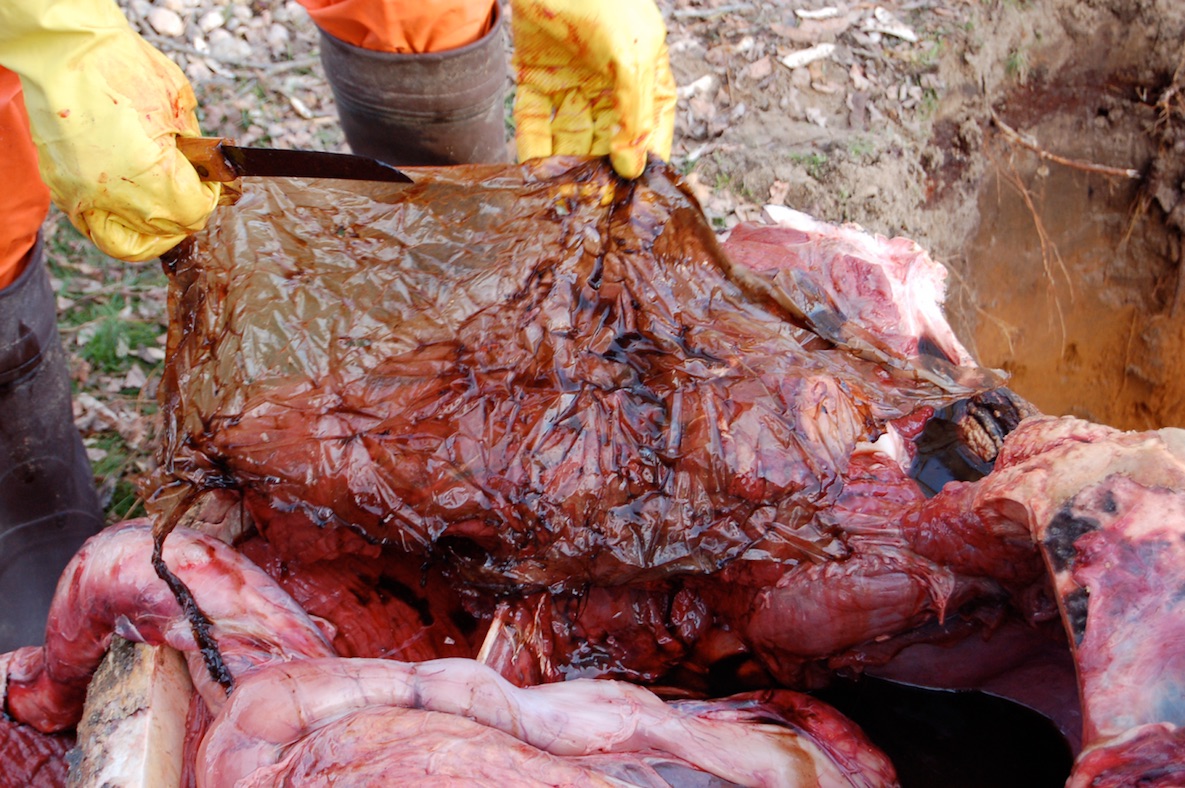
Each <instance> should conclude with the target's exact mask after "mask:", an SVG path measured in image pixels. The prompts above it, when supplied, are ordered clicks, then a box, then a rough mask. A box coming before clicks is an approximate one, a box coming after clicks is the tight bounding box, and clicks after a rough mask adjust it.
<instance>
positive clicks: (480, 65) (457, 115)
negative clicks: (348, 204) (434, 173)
mask: <svg viewBox="0 0 1185 788" xmlns="http://www.w3.org/2000/svg"><path fill="white" fill-rule="evenodd" d="M320 33H321V63H322V65H323V66H324V67H325V76H326V78H327V79H328V80H329V86H330V87H331V88H332V89H333V96H334V98H335V100H336V101H337V113H338V117H339V118H340V119H341V124H342V131H344V132H345V134H346V141H347V142H348V143H349V144H350V150H352V151H353V152H354V153H356V154H358V155H360V156H369V157H371V158H372V159H378V160H379V161H384V162H386V163H387V164H393V165H395V166H414V165H447V164H498V163H501V162H505V161H508V160H509V159H510V155H509V154H510V151H509V148H508V147H507V144H506V117H505V114H506V106H505V99H506V89H507V84H508V83H507V79H506V49H505V41H504V39H503V35H502V12H501V8H500V7H499V5H498V4H497V3H495V4H494V8H493V22H492V24H491V26H490V31H489V32H488V33H486V34H485V35H484V36H482V38H480V39H478V40H477V41H475V42H473V43H472V44H468V45H467V46H463V47H459V48H457V49H450V50H447V51H444V52H429V53H425V54H419V55H403V54H396V53H393V52H376V51H374V50H371V49H362V48H361V47H356V46H353V45H351V44H347V43H346V42H345V41H342V40H341V39H339V38H337V37H335V36H332V35H330V34H329V33H326V32H325V31H324V30H321V31H320Z"/></svg>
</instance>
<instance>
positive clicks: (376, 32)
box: [298, 0, 496, 54]
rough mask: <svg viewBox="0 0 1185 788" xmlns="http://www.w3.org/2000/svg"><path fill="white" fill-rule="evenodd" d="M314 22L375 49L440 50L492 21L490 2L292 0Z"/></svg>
mask: <svg viewBox="0 0 1185 788" xmlns="http://www.w3.org/2000/svg"><path fill="white" fill-rule="evenodd" d="M298 2H299V3H300V4H301V5H303V6H304V7H305V9H306V10H307V11H308V12H309V16H311V17H312V18H313V21H314V22H316V23H317V26H318V27H320V28H321V29H322V30H324V31H325V32H326V33H329V34H330V35H332V36H335V37H337V38H339V39H341V40H342V41H345V42H346V43H347V44H353V45H354V46H357V47H362V48H363V49H374V50H378V51H380V52H401V53H405V54H418V53H424V52H443V51H445V50H447V49H456V48H458V47H463V46H465V45H466V44H472V43H473V42H474V41H477V40H478V39H479V38H481V37H482V36H484V35H485V34H486V33H487V32H489V29H490V23H491V22H492V21H493V11H494V2H496V0H298Z"/></svg>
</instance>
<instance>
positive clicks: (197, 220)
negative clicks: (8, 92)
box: [0, 0, 220, 261]
mask: <svg viewBox="0 0 1185 788" xmlns="http://www.w3.org/2000/svg"><path fill="white" fill-rule="evenodd" d="M0 65H3V66H5V67H7V68H9V69H11V70H12V71H15V72H16V73H17V74H18V75H19V76H20V78H21V86H22V88H23V89H24V94H25V106H26V107H27V108H28V110H29V125H30V127H31V129H32V132H33V140H34V142H35V143H36V144H37V153H38V157H39V163H40V167H41V177H42V178H43V179H44V180H45V182H46V184H48V185H49V189H50V193H51V194H52V196H53V201H54V203H56V204H57V206H58V207H59V208H61V209H62V211H63V212H65V213H66V214H67V215H68V216H69V217H70V221H72V222H73V223H74V226H75V227H77V228H78V229H79V231H81V232H82V233H83V234H85V235H86V236H87V237H88V238H90V239H91V240H92V241H94V242H95V244H96V245H97V246H98V247H99V248H100V249H102V250H103V251H104V252H106V253H107V254H109V255H111V256H112V257H118V258H121V259H124V260H130V261H140V260H147V259H150V258H152V257H155V256H157V255H159V254H160V253H161V252H163V251H165V250H166V249H169V248H171V247H172V246H174V245H176V244H177V243H178V242H179V241H181V240H182V239H183V238H185V236H186V235H188V234H189V233H193V232H196V231H197V230H200V229H201V228H202V227H204V226H205V223H206V219H207V218H208V217H209V215H210V212H211V211H213V210H214V206H215V205H216V204H217V202H218V196H219V193H220V188H219V185H218V184H216V183H202V182H201V181H200V180H199V179H198V175H197V173H196V172H195V171H194V169H193V167H192V166H190V164H189V162H188V161H187V160H186V159H185V157H184V156H182V155H181V154H180V153H178V152H177V147H176V145H175V143H174V140H175V138H176V136H177V135H187V136H196V135H198V134H199V131H198V124H197V118H196V116H195V115H194V109H195V107H196V106H197V102H196V100H195V99H194V95H193V89H192V88H191V87H190V85H189V81H188V80H186V78H185V75H184V74H183V73H181V70H180V69H179V68H177V66H176V65H174V64H173V62H172V61H170V60H169V59H168V58H167V57H165V56H164V55H162V54H161V53H160V52H158V51H156V50H155V49H153V48H152V47H151V46H149V44H148V43H147V42H145V41H144V40H143V39H142V38H140V36H139V35H137V34H136V32H135V31H133V30H132V29H131V27H130V26H129V25H128V23H127V20H126V19H124V17H123V14H122V12H121V11H120V10H119V7H118V6H116V4H115V3H114V2H112V0H19V2H17V1H16V0H13V1H12V2H8V1H7V0H6V1H5V2H0ZM14 188H15V186H14Z"/></svg>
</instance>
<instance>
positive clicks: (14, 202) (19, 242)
mask: <svg viewBox="0 0 1185 788" xmlns="http://www.w3.org/2000/svg"><path fill="white" fill-rule="evenodd" d="M0 172H3V173H4V183H5V186H4V188H3V189H0V288H4V287H7V286H8V285H10V284H12V281H13V280H14V279H16V278H17V275H18V274H20V272H21V266H20V263H21V261H22V260H23V259H24V256H25V253H26V252H28V251H29V249H31V248H32V247H33V242H34V241H35V240H36V239H37V231H38V230H39V229H40V228H41V223H42V222H43V221H45V214H46V212H48V211H49V188H48V187H47V186H46V185H45V184H44V183H42V181H41V175H40V174H39V173H38V171H37V149H36V148H34V147H33V139H32V137H30V136H29V116H28V115H26V114H25V102H24V99H23V98H22V97H21V82H20V79H18V78H17V75H16V74H14V73H12V72H11V71H9V70H8V69H6V68H3V67H0Z"/></svg>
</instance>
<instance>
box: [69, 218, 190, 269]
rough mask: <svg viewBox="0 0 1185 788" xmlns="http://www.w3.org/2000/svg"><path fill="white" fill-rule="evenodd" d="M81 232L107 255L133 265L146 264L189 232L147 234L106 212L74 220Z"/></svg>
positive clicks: (179, 241) (181, 239)
mask: <svg viewBox="0 0 1185 788" xmlns="http://www.w3.org/2000/svg"><path fill="white" fill-rule="evenodd" d="M71 218H72V219H73V220H74V226H75V227H77V228H78V231H79V232H81V233H82V234H83V235H85V236H86V237H87V238H90V239H91V241H92V242H93V243H94V245H95V246H97V247H99V249H101V250H102V251H103V253H104V254H106V255H109V256H111V257H115V258H118V259H120V260H126V261H127V262H129V263H142V262H144V261H145V260H151V259H152V258H154V257H160V255H161V254H163V253H164V252H166V251H167V250H169V249H172V248H173V247H174V246H176V245H177V244H179V243H181V242H182V241H183V240H185V238H186V236H187V235H188V233H167V234H158V235H147V234H145V233H141V232H139V231H137V230H134V229H132V228H131V227H128V225H127V220H126V219H125V218H124V217H122V216H119V215H117V214H114V213H111V212H110V211H105V210H102V209H98V208H96V209H92V210H89V211H83V212H82V213H80V214H78V215H77V216H73V217H71Z"/></svg>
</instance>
